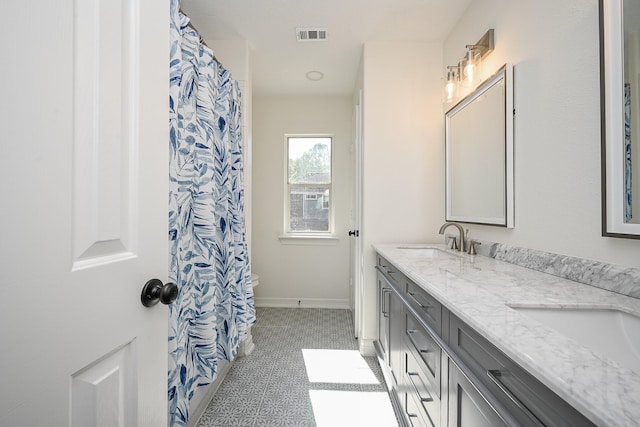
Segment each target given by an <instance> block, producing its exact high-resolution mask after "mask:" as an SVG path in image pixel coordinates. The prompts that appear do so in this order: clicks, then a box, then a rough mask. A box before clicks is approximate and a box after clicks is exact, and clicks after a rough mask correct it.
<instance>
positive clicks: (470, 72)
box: [444, 28, 494, 104]
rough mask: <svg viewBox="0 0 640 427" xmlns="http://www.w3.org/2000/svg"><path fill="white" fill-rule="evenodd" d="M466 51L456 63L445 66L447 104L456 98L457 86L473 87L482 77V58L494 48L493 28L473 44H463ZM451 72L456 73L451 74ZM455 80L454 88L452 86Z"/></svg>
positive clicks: (445, 97) (445, 98)
mask: <svg viewBox="0 0 640 427" xmlns="http://www.w3.org/2000/svg"><path fill="white" fill-rule="evenodd" d="M465 48H466V49H467V51H466V52H465V54H464V57H463V58H462V59H461V60H460V62H458V65H450V66H447V78H446V80H445V96H444V100H445V103H447V104H449V103H452V102H455V101H456V100H457V91H458V86H460V85H462V86H465V87H469V88H475V87H476V86H477V85H478V83H480V80H481V77H482V70H481V66H482V60H483V59H484V58H485V57H486V56H487V55H488V54H490V53H491V52H493V49H494V41H493V28H490V29H489V30H488V31H487V32H486V33H484V35H483V36H482V37H481V38H480V40H478V41H477V42H476V43H475V44H468V45H466V46H465ZM452 74H456V76H453V75H452ZM453 82H455V83H456V84H455V86H456V87H455V88H454V87H453Z"/></svg>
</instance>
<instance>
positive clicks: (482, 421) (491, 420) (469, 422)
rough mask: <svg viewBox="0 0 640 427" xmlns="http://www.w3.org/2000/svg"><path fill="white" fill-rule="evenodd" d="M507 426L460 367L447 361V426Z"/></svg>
mask: <svg viewBox="0 0 640 427" xmlns="http://www.w3.org/2000/svg"><path fill="white" fill-rule="evenodd" d="M453 426H455V427H499V426H508V424H507V423H506V422H505V421H503V419H502V418H501V417H500V416H499V415H498V413H497V412H496V411H495V410H494V409H493V407H492V406H491V405H489V402H487V401H486V400H485V398H484V397H482V395H481V394H480V393H479V392H478V390H476V388H475V387H474V386H473V385H472V384H471V383H470V382H469V380H468V379H467V378H466V377H465V376H464V375H463V374H462V372H461V371H460V369H459V368H458V367H457V366H456V365H455V364H454V363H453V362H451V361H449V427H453Z"/></svg>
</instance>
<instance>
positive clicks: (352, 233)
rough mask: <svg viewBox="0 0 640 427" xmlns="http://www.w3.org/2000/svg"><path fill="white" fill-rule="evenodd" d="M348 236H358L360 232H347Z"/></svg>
mask: <svg viewBox="0 0 640 427" xmlns="http://www.w3.org/2000/svg"><path fill="white" fill-rule="evenodd" d="M349 236H356V237H358V236H360V230H350V231H349Z"/></svg>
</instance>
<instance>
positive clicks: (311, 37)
mask: <svg viewBox="0 0 640 427" xmlns="http://www.w3.org/2000/svg"><path fill="white" fill-rule="evenodd" d="M296 37H297V39H298V41H299V42H315V41H324V40H327V29H326V28H296Z"/></svg>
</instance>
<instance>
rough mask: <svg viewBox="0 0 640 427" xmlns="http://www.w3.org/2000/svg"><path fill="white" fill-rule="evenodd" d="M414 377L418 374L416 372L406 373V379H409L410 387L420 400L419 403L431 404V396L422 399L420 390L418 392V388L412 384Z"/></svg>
mask: <svg viewBox="0 0 640 427" xmlns="http://www.w3.org/2000/svg"><path fill="white" fill-rule="evenodd" d="M414 376H416V377H417V376H419V374H418V373H417V372H407V377H408V378H409V382H410V383H411V387H412V388H413V391H414V392H415V393H416V395H417V396H418V398H419V399H420V402H433V397H431V396H429V397H422V394H420V390H418V386H416V383H415V382H413V377H414ZM427 393H428V392H427Z"/></svg>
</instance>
